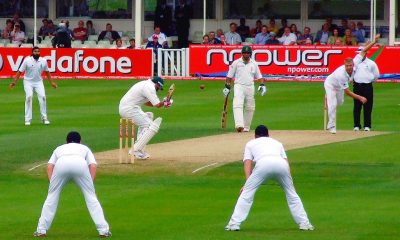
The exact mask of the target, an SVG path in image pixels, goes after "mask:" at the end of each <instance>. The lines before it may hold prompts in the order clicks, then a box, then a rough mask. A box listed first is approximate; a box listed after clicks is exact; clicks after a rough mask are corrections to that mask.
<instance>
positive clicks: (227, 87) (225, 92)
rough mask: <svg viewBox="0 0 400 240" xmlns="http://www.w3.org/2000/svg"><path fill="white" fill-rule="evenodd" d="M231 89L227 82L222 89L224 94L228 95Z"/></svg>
mask: <svg viewBox="0 0 400 240" xmlns="http://www.w3.org/2000/svg"><path fill="white" fill-rule="evenodd" d="M230 91H231V85H228V84H225V88H224V89H223V90H222V93H223V94H224V96H225V97H226V96H228V94H229V92H230Z"/></svg>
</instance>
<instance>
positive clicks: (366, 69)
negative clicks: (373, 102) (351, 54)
mask: <svg viewBox="0 0 400 240" xmlns="http://www.w3.org/2000/svg"><path fill="white" fill-rule="evenodd" d="M359 56H360V55H359ZM354 64H355V65H356V72H355V74H354V81H355V82H356V83H372V82H374V81H375V80H377V79H378V78H379V69H378V66H377V65H376V63H375V62H374V61H372V60H371V59H369V58H365V59H364V60H363V59H362V57H361V56H360V57H359V58H358V59H357V61H356V58H354Z"/></svg>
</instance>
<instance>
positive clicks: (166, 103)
mask: <svg viewBox="0 0 400 240" xmlns="http://www.w3.org/2000/svg"><path fill="white" fill-rule="evenodd" d="M173 102H174V100H173V99H170V100H169V101H164V107H165V108H169V107H171V105H172V103H173Z"/></svg>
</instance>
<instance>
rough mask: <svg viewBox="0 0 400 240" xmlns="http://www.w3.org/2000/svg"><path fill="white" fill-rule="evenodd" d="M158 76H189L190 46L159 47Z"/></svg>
mask: <svg viewBox="0 0 400 240" xmlns="http://www.w3.org/2000/svg"><path fill="white" fill-rule="evenodd" d="M156 66H157V75H158V76H179V77H188V76H189V48H182V49H161V48H159V49H158V54H157V63H156Z"/></svg>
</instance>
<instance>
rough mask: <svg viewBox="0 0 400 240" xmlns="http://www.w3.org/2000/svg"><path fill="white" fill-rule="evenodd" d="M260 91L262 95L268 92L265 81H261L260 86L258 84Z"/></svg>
mask: <svg viewBox="0 0 400 240" xmlns="http://www.w3.org/2000/svg"><path fill="white" fill-rule="evenodd" d="M258 91H259V92H260V94H261V96H264V95H265V94H266V93H267V87H266V86H265V85H264V83H261V84H260V86H258Z"/></svg>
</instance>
